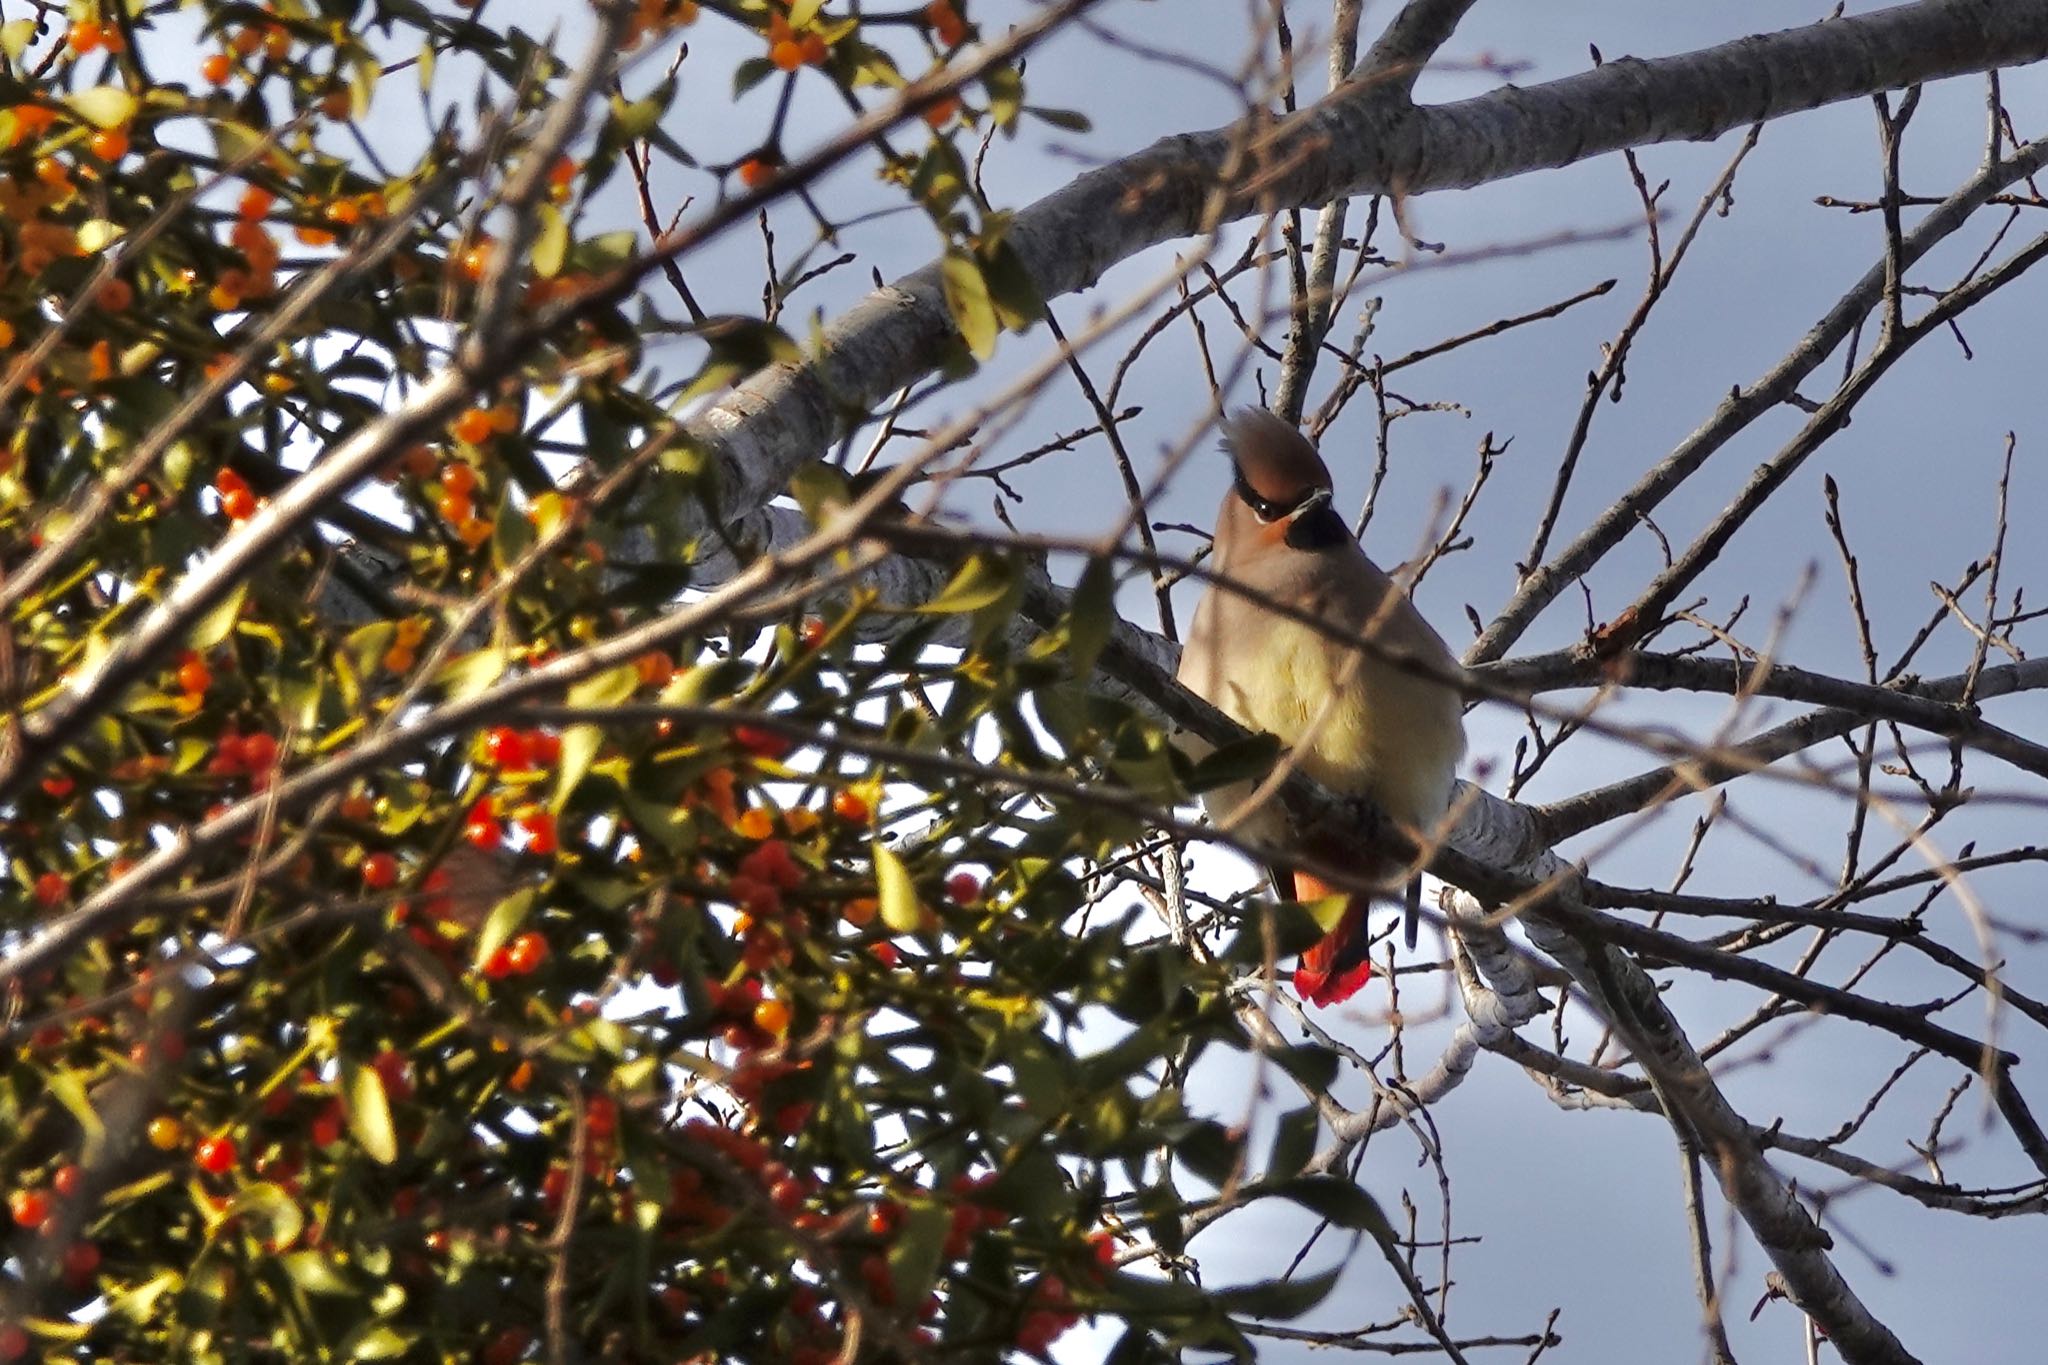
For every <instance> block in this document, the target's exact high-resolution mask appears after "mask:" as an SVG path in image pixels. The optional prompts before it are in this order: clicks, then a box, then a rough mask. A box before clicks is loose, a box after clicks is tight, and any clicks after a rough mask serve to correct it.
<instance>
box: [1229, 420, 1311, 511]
mask: <svg viewBox="0 0 2048 1365" xmlns="http://www.w3.org/2000/svg"><path fill="white" fill-rule="evenodd" d="M1223 446H1224V449H1226V450H1228V451H1229V452H1230V458H1231V460H1232V462H1233V463H1235V464H1236V465H1237V473H1238V481H1239V482H1240V483H1241V484H1243V485H1245V487H1246V488H1248V489H1249V491H1250V492H1251V494H1252V495H1253V497H1251V498H1247V499H1246V501H1247V502H1250V503H1251V504H1252V505H1253V506H1254V507H1257V506H1259V505H1260V504H1261V503H1264V504H1266V505H1269V506H1273V507H1277V508H1293V507H1296V506H1299V505H1300V503H1301V501H1302V499H1303V498H1305V497H1307V496H1308V495H1309V494H1310V493H1312V492H1316V491H1318V490H1320V491H1323V492H1328V491H1329V489H1330V486H1331V485H1330V470H1329V467H1328V466H1326V465H1325V464H1324V463H1323V457H1322V456H1320V455H1318V454H1316V448H1315V447H1314V446H1313V445H1311V444H1310V443H1309V439H1308V437H1306V436H1304V435H1302V434H1301V433H1300V432H1299V431H1296V430H1295V429H1294V428H1293V427H1291V426H1289V425H1288V424H1287V423H1285V422H1283V421H1281V420H1280V419H1279V418H1278V417H1275V416H1274V415H1273V414H1272V413H1270V412H1267V411H1266V410H1265V409H1264V408H1240V409H1239V410H1238V411H1237V412H1235V413H1233V414H1232V415H1230V416H1229V417H1226V418H1225V419H1224V420H1223Z"/></svg>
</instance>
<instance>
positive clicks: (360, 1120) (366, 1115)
mask: <svg viewBox="0 0 2048 1365" xmlns="http://www.w3.org/2000/svg"><path fill="white" fill-rule="evenodd" d="M346 1079H347V1086H348V1130H349V1132H351V1133H353V1134H355V1139H356V1142H357V1144H358V1145H360V1146H361V1147H362V1149H363V1150H364V1151H365V1152H368V1153H369V1154H370V1156H371V1157H372V1158H373V1159H375V1160H377V1161H379V1162H381V1163H383V1164H384V1165H386V1166H389V1165H390V1164H391V1163H392V1162H394V1161H396V1160H398V1131H397V1129H395V1128H393V1127H392V1125H391V1101H390V1099H389V1097H387V1096H386V1095H385V1093H384V1078H383V1077H382V1076H379V1075H378V1074H377V1068H375V1067H373V1066H364V1065H362V1064H361V1063H354V1062H352V1063H350V1064H349V1066H348V1068H347V1078H346Z"/></svg>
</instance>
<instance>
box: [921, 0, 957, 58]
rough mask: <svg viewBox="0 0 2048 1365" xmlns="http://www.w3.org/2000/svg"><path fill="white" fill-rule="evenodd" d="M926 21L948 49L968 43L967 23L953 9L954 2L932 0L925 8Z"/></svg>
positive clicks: (949, 0)
mask: <svg viewBox="0 0 2048 1365" xmlns="http://www.w3.org/2000/svg"><path fill="white" fill-rule="evenodd" d="M924 21H925V23H927V24H929V25H931V30H932V32H933V33H934V34H935V35H937V37H938V39H939V41H940V42H942V43H944V44H945V45H946V46H947V47H958V46H960V44H962V43H964V42H966V41H967V21H966V20H965V19H963V18H961V17H960V11H959V10H957V9H954V8H953V0H932V2H931V3H930V4H929V5H926V6H925V7H924Z"/></svg>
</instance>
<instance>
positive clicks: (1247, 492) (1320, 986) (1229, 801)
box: [1179, 409, 1465, 1005]
mask: <svg viewBox="0 0 2048 1365" xmlns="http://www.w3.org/2000/svg"><path fill="white" fill-rule="evenodd" d="M1223 435H1224V446H1225V448H1226V449H1227V450H1228V451H1229V453H1230V457H1231V462H1232V464H1233V465H1234V467H1235V470H1236V475H1237V477H1236V479H1235V481H1234V482H1233V484H1232V486H1231V490H1230V492H1228V493H1227V494H1225V495H1224V498H1223V507H1222V510H1221V511H1220V512H1218V513H1217V517H1216V539H1215V544H1214V549H1213V553H1212V555H1211V557H1210V560H1209V564H1210V567H1211V568H1212V569H1213V570H1214V571H1215V573H1216V574H1217V575H1218V576H1219V577H1221V578H1222V579H1224V580H1227V582H1228V583H1230V584H1232V585H1235V586H1236V587H1239V588H1242V589H1244V590H1245V591H1244V592H1243V593H1240V592H1233V591H1231V589H1230V588H1229V587H1226V586H1223V585H1222V584H1220V583H1211V584H1210V585H1209V587H1208V589H1207V591H1206V592H1205V593H1204V594H1203V596H1202V601H1201V604H1200V605H1199V606H1198V607H1197V608H1196V609H1195V619H1194V624H1193V626H1192V627H1191V628H1190V630H1189V632H1188V640H1187V647H1186V649H1185V650H1183V652H1182V654H1181V660H1180V673H1179V678H1180V682H1181V684H1182V685H1183V686H1184V687H1186V688H1188V689H1189V690H1190V691H1192V692H1194V693H1196V694H1197V695H1199V696H1201V697H1203V698H1205V699H1206V700H1207V701H1209V702H1210V703H1211V704H1212V705H1214V706H1215V707H1217V709H1219V710H1221V711H1223V712H1225V713H1226V714H1228V715H1229V716H1230V717H1232V718H1233V719H1234V720H1236V721H1238V722H1239V723H1240V724H1242V725H1244V726H1246V727H1247V728H1249V729H1253V730H1263V731H1266V732H1268V733H1270V734H1272V735H1273V736H1275V737H1276V738H1278V739H1279V740H1280V741H1281V743H1283V744H1284V745H1286V746H1287V749H1288V757H1287V758H1286V759H1285V760H1283V762H1284V763H1291V764H1292V765H1294V766H1296V767H1298V768H1299V769H1300V770H1301V771H1302V772H1305V773H1307V774H1308V775H1309V776H1310V777H1313V778H1315V779H1316V780H1317V781H1318V782H1321V783H1322V784H1323V785H1325V786H1327V787H1329V788H1330V789H1331V790H1333V791H1336V792H1339V793H1344V794H1348V795H1357V796H1363V797H1366V798H1368V799H1370V800H1371V801H1372V802H1373V803H1374V804H1376V805H1377V806H1378V807H1379V808H1380V809H1381V810H1383V811H1385V812H1386V813H1387V815H1389V816H1391V817H1392V818H1393V819H1394V820H1396V821H1399V822H1401V823H1402V824H1404V825H1408V826H1410V827H1416V828H1420V829H1424V830H1426V829H1427V828H1428V827H1429V826H1430V825H1432V824H1433V823H1434V822H1435V821H1436V820H1437V818H1438V817H1440V816H1441V815H1442V814H1443V813H1444V810H1445V808H1446V807H1447V806H1448V805H1449V804H1450V799H1451V789H1452V783H1453V778H1454V773H1455V770H1456V768H1457V764H1458V759H1459V758H1460V757H1461V756H1462V755H1463V754H1464V752H1465V728H1464V723H1463V720H1462V708H1461V706H1460V704H1459V696H1458V692H1457V689H1456V688H1455V686H1453V685H1451V684H1450V683H1449V682H1447V681H1446V680H1448V679H1455V678H1456V677H1457V675H1458V663H1457V660H1456V659H1454V658H1453V657H1452V656H1451V652H1450V650H1449V648H1447V647H1446V646H1445V644H1444V642H1443V638H1442V637H1441V636H1439V635H1438V634H1437V633H1436V632H1435V631H1434V630H1432V629H1431V628H1430V625H1429V622H1427V621H1425V620H1423V619H1422V615H1421V613H1419V612H1417V611H1416V610H1415V607H1414V605H1413V604H1412V603H1410V602H1409V600H1408V596H1407V594H1406V593H1405V592H1404V591H1403V590H1402V588H1401V585H1400V584H1398V583H1396V582H1395V581H1394V580H1393V579H1391V578H1389V577H1388V576H1387V575H1386V574H1385V573H1384V572H1382V571H1381V570H1380V568H1379V566H1378V565H1376V564H1374V563H1373V562H1372V561H1371V560H1370V559H1368V558H1366V555H1365V551H1364V550H1362V549H1361V548H1359V544H1358V541H1357V540H1356V539H1355V538H1354V537H1353V536H1352V534H1351V531H1350V529H1349V528H1348V527H1347V526H1346V525H1345V524H1344V520H1343V518H1342V517H1340V516H1339V515H1338V514H1337V511H1336V509H1335V508H1333V507H1332V506H1331V505H1330V496H1331V491H1332V490H1331V484H1330V471H1329V469H1328V467H1327V466H1325V465H1324V463H1323V461H1322V457H1321V456H1319V455H1318V454H1317V453H1316V449H1315V447H1314V446H1313V445H1311V444H1310V443H1309V441H1308V438H1306V437H1305V436H1303V435H1302V434H1301V433H1300V432H1298V431H1296V430H1295V429H1294V428H1293V427H1291V426H1289V425H1288V424H1287V423H1286V422H1283V421H1281V420H1280V419H1279V418H1278V417H1275V416H1273V415H1272V414H1271V413H1269V412H1265V411H1262V410H1259V409H1246V410H1244V411H1241V412H1239V413H1237V414H1236V415H1235V416H1233V417H1230V418H1228V419H1227V420H1226V421H1225V422H1224V424H1223ZM1247 594H1248V595H1247ZM1275 604H1277V605H1278V607H1279V608H1282V609H1286V608H1291V609H1292V610H1293V611H1294V612H1296V613H1299V614H1300V615H1301V616H1305V617H1307V618H1309V620H1302V619H1296V618H1295V617H1292V616H1290V615H1289V614H1287V612H1286V611H1285V610H1282V609H1276V605H1275ZM1310 621H1314V622H1317V623H1320V625H1321V628H1320V629H1319V628H1318V626H1317V625H1314V624H1310V623H1309V622H1310ZM1359 640H1365V641H1369V642H1371V644H1370V646H1368V647H1366V648H1360V647H1359V646H1358V645H1356V644H1353V643H1350V642H1352V641H1359ZM1404 664H1406V665H1408V666H1404ZM1203 800H1204V803H1205V804H1206V805H1207V807H1208V809H1209V814H1210V817H1211V818H1212V819H1214V820H1216V821H1217V822H1218V823H1219V824H1223V823H1226V822H1227V823H1230V824H1231V827H1232V828H1234V829H1235V830H1236V831H1237V832H1239V833H1241V834H1243V835H1245V836H1247V837H1248V838H1250V839H1252V840H1254V841H1255V842H1259V843H1264V844H1266V845H1267V846H1268V847H1270V848H1273V849H1276V850H1282V849H1285V848H1286V847H1287V846H1288V845H1289V843H1290V842H1291V840H1292V836H1291V834H1290V831H1289V826H1288V822H1287V818H1286V816H1285V814H1284V813H1283V812H1282V810H1281V809H1280V804H1279V801H1278V799H1277V797H1276V796H1275V794H1274V793H1273V792H1272V791H1270V790H1263V789H1261V787H1260V784H1258V783H1253V782H1244V783H1235V784H1232V785H1230V786H1226V787H1221V788H1218V789H1217V790H1215V791H1212V792H1210V793H1208V794H1207V795H1206V796H1205V797H1204V798H1203ZM1304 851H1307V852H1313V853H1314V854H1316V855H1317V856H1318V857H1320V858H1322V859H1324V860H1326V861H1330V862H1337V863H1341V864H1343V865H1345V866H1346V867H1348V868H1350V869H1352V870H1354V871H1356V872H1357V873H1358V875H1359V876H1360V877H1361V878H1364V879H1366V880H1368V881H1376V882H1380V883H1383V884H1387V885H1388V887H1389V890H1390V891H1395V886H1394V883H1395V882H1396V879H1397V878H1398V876H1399V874H1400V872H1401V871H1402V870H1403V867H1402V864H1401V863H1400V862H1399V861H1398V860H1396V859H1392V858H1389V857H1387V856H1385V855H1383V854H1372V853H1367V852H1366V851H1365V850H1363V849H1360V848H1358V847H1356V846H1355V845H1353V846H1347V847H1339V848H1332V847H1327V846H1317V847H1315V848H1313V849H1305V850H1304ZM1283 863H1284V857H1282V856H1281V855H1278V854H1276V855H1275V861H1274V862H1273V864H1272V865H1271V866H1270V867H1269V871H1270V872H1271V874H1272V876H1273V881H1274V885H1275V887H1276V888H1277V889H1278V890H1279V891H1280V892H1281V894H1283V895H1285V894H1287V893H1289V892H1290V891H1291V892H1292V894H1293V896H1294V898H1295V899H1296V900H1303V901H1306V900H1313V899H1317V898H1319V897H1322V896H1326V895H1331V894H1334V893H1335V892H1336V891H1337V888H1335V887H1332V886H1330V885H1328V884H1327V883H1326V882H1324V881H1322V880H1321V879H1319V878H1316V877H1313V876H1310V875H1309V874H1307V873H1304V872H1290V871H1288V870H1287V869H1286V868H1285V867H1284V866H1283V865H1282V864H1283ZM1405 895H1406V907H1407V909H1406V935H1407V942H1408V946H1409V947H1411V948H1412V947H1414V946H1415V920H1416V913H1417V909H1418V906H1419V904H1420V900H1419V897H1420V885H1419V883H1417V882H1416V881H1414V880H1412V879H1411V880H1409V882H1408V884H1407V886H1406V888H1405ZM1369 899H1370V898H1369V897H1367V896H1363V895H1354V896H1352V897H1351V898H1350V900H1349V902H1348V904H1347V905H1346V907H1345V909H1344V912H1343V915H1342V917H1341V919H1340V920H1339V921H1338V923H1337V926H1336V927H1335V928H1334V929H1332V930H1331V931H1330V933H1329V934H1328V935H1326V936H1325V937H1324V938H1323V940H1322V941H1321V942H1319V943H1317V944H1316V945H1315V946H1314V947H1312V948H1310V949H1309V950H1308V951H1307V952H1306V953H1304V954H1302V957H1301V964H1300V966H1299V967H1297V968H1296V970H1295V973H1294V986H1295V990H1296V991H1297V992H1299V993H1300V995H1301V996H1302V998H1303V999H1306V1000H1309V1001H1312V1002H1313V1003H1315V1004H1318V1005H1331V1004H1336V1003H1337V1002H1339V1001H1341V1000H1344V999H1346V998H1348V997H1349V996H1350V995H1351V994H1352V993H1353V992H1355V991H1356V990H1357V989H1358V988H1359V987H1360V986H1362V985H1364V984H1365V981H1366V978H1367V977H1368V976H1369V975H1370V974H1371V961H1370V958H1369V957H1368V947H1369V938H1368V934H1367V929H1366V907H1367V904H1368V901H1369Z"/></svg>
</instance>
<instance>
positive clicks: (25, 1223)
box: [7, 1190, 50, 1228]
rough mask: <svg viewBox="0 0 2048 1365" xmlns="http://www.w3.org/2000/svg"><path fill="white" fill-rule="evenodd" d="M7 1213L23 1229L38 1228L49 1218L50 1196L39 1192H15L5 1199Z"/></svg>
mask: <svg viewBox="0 0 2048 1365" xmlns="http://www.w3.org/2000/svg"><path fill="white" fill-rule="evenodd" d="M7 1211H8V1212H9V1213H11V1214H13V1215H14V1221H15V1222H16V1223H17V1224H19V1225H20V1226H22V1227H25V1228H39V1227H41V1226H42V1225H43V1223H44V1221H45V1220H47V1219H48V1218H49V1216H50V1196H48V1195H47V1194H44V1193H43V1192H42V1191H41V1190H16V1191H15V1192H14V1193H13V1194H12V1195H10V1196H8V1199H7Z"/></svg>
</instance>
